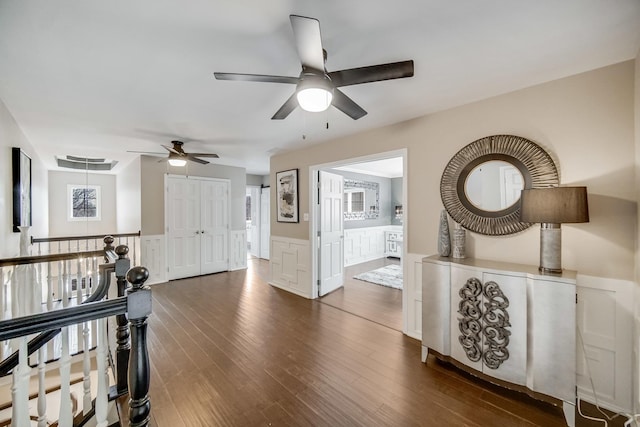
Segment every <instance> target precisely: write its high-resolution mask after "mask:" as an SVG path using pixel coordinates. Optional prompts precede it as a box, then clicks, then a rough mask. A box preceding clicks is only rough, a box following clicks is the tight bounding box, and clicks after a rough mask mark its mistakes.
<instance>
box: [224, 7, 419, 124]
mask: <svg viewBox="0 0 640 427" xmlns="http://www.w3.org/2000/svg"><path fill="white" fill-rule="evenodd" d="M289 18H290V20H291V26H292V28H293V35H294V38H295V44H296V48H297V50H298V56H299V57H300V62H301V63H302V72H301V73H300V75H299V76H298V77H288V76H271V75H263V74H239V73H218V72H215V73H213V74H214V76H215V77H216V79H218V80H235V81H249V82H267V83H286V84H295V85H296V91H295V92H294V94H293V95H291V97H289V99H288V100H287V101H286V102H285V103H284V104H283V105H282V107H280V109H279V110H278V111H277V112H276V113H275V114H274V115H273V117H272V118H271V119H272V120H282V119H284V118H286V117H287V116H288V115H289V114H291V112H292V111H293V110H294V109H295V108H296V106H298V105H300V107H301V108H302V109H304V110H307V111H324V110H326V109H327V108H329V105H333V106H334V107H336V108H337V109H338V110H340V111H342V112H343V113H345V114H346V115H348V116H349V117H351V118H352V119H354V120H357V119H359V118H361V117H362V116H364V115H365V114H367V112H366V111H365V110H364V109H363V108H362V107H360V106H359V105H358V104H356V103H355V102H354V101H353V100H352V99H351V98H349V97H348V96H347V95H345V94H344V92H342V91H341V90H340V89H338V88H340V87H344V86H351V85H357V84H362V83H371V82H377V81H382V80H392V79H401V78H405V77H412V76H413V61H412V60H409V61H401V62H393V63H388V64H380V65H371V66H367V67H360V68H351V69H347V70H341V71H331V72H328V71H327V70H326V68H325V61H326V59H327V52H326V50H324V49H323V48H322V39H321V37H320V22H319V21H318V20H317V19H314V18H308V17H305V16H298V15H290V16H289Z"/></svg>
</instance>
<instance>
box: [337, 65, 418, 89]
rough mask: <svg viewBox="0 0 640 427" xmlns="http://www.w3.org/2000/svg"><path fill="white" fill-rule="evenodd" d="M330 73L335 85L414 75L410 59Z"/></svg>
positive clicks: (340, 85) (348, 84)
mask: <svg viewBox="0 0 640 427" xmlns="http://www.w3.org/2000/svg"><path fill="white" fill-rule="evenodd" d="M328 75H329V78H330V79H331V82H332V83H333V84H334V86H335V87H342V86H350V85H357V84H361V83H370V82H379V81H382V80H391V79H401V78H404V77H412V76H413V61H412V60H409V61H402V62H392V63H389V64H380V65H371V66H369V67H359V68H351V69H348V70H341V71H333V72H331V73H328Z"/></svg>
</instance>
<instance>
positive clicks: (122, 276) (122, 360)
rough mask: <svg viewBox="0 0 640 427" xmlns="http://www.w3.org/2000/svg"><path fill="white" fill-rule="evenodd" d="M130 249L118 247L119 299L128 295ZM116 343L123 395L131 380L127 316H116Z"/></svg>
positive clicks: (117, 365) (118, 379) (120, 386)
mask: <svg viewBox="0 0 640 427" xmlns="http://www.w3.org/2000/svg"><path fill="white" fill-rule="evenodd" d="M128 253H129V248H128V247H127V246H126V245H119V246H118V247H116V255H118V259H117V260H116V262H115V264H116V265H115V270H116V279H117V281H118V297H123V296H125V295H126V291H127V277H126V276H127V271H129V267H130V266H131V261H130V260H129V257H128V256H127V254H128ZM116 324H117V325H118V326H117V330H116V342H117V344H118V347H117V349H116V377H117V378H116V390H117V392H118V395H123V394H125V393H126V392H127V382H128V379H129V373H128V372H129V369H128V367H129V350H130V348H131V346H130V345H129V321H128V320H127V316H126V315H125V314H118V315H117V316H116Z"/></svg>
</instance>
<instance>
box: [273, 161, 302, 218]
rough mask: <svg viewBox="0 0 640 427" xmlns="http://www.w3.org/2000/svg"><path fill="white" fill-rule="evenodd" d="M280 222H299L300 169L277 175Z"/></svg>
mask: <svg viewBox="0 0 640 427" xmlns="http://www.w3.org/2000/svg"><path fill="white" fill-rule="evenodd" d="M276 189H277V190H276V196H277V204H278V217H277V221H278V222H299V220H298V169H291V170H288V171H282V172H278V173H276Z"/></svg>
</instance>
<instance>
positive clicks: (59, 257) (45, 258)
mask: <svg viewBox="0 0 640 427" xmlns="http://www.w3.org/2000/svg"><path fill="white" fill-rule="evenodd" d="M94 256H105V250H104V249H98V250H95V251H82V252H68V253H62V254H49V255H31V256H20V257H15V258H4V259H0V267H7V266H11V265H24V264H37V263H41V262H52V261H64V260H68V259H77V258H91V257H94Z"/></svg>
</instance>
